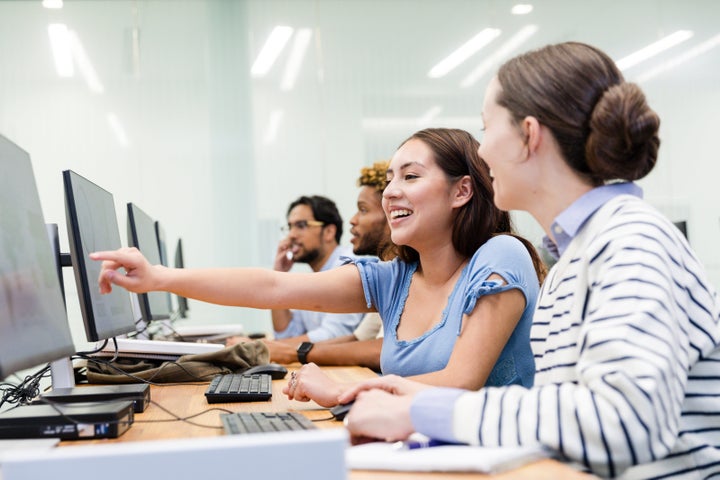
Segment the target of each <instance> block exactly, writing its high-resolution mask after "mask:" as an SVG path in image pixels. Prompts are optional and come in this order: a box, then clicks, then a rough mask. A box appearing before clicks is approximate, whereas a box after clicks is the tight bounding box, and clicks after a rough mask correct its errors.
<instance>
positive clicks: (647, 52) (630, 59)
mask: <svg viewBox="0 0 720 480" xmlns="http://www.w3.org/2000/svg"><path fill="white" fill-rule="evenodd" d="M692 36H693V32H692V31H690V30H678V31H677V32H675V33H673V34H670V35H668V36H667V37H664V38H661V39H660V40H658V41H657V42H655V43H651V44H650V45H648V46H647V47H645V48H641V49H640V50H638V51H637V52H635V53H631V54H630V55H628V56H627V57H624V58H621V59H620V60H618V61H617V62H615V64H616V65H617V67H618V68H619V69H620V70H626V69H628V68H630V67H632V66H635V65H637V64H638V63H640V62H644V61H645V60H647V59H649V58H651V57H654V56H655V55H657V54H659V53H662V52H664V51H665V50H667V49H669V48H672V47H674V46H675V45H677V44H679V43H682V42H684V41H686V40H688V39H689V38H690V37H692Z"/></svg>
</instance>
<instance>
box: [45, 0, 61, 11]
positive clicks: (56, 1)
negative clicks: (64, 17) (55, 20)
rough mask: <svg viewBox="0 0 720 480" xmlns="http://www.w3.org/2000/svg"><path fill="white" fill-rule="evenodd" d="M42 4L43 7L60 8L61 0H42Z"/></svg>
mask: <svg viewBox="0 0 720 480" xmlns="http://www.w3.org/2000/svg"><path fill="white" fill-rule="evenodd" d="M42 6H43V7H45V8H53V9H57V8H62V7H63V0H43V2H42Z"/></svg>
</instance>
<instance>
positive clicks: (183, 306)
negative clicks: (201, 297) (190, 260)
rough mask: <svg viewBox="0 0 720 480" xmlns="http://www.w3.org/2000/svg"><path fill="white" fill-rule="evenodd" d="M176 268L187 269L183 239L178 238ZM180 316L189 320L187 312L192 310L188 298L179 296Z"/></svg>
mask: <svg viewBox="0 0 720 480" xmlns="http://www.w3.org/2000/svg"><path fill="white" fill-rule="evenodd" d="M175 268H185V261H184V260H183V247H182V238H178V241H177V246H176V247H175ZM177 301H178V315H179V316H180V318H187V312H188V310H190V307H189V306H188V301H187V298H185V297H181V296H178V297H177Z"/></svg>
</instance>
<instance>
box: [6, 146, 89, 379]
mask: <svg viewBox="0 0 720 480" xmlns="http://www.w3.org/2000/svg"><path fill="white" fill-rule="evenodd" d="M0 164H2V170H3V173H2V175H0V378H6V377H7V376H8V375H9V374H11V373H14V372H18V371H20V370H25V369H28V368H32V367H35V366H37V365H40V364H43V363H46V362H50V361H55V360H58V359H61V358H69V357H70V356H71V355H72V354H73V353H74V352H75V346H74V344H73V340H72V335H71V333H70V327H69V325H68V321H67V316H66V313H65V305H64V303H63V298H62V295H61V291H60V284H59V280H58V274H57V270H56V265H55V263H54V262H53V254H52V250H51V248H50V242H49V241H48V233H47V231H46V228H45V221H44V220H43V214H42V210H41V207H40V197H39V195H38V191H37V186H36V184H35V177H34V175H33V170H32V165H31V162H30V156H29V155H28V153H27V152H25V151H24V150H22V149H21V148H20V147H18V146H17V145H15V144H14V143H12V142H11V141H10V140H8V139H7V138H5V137H3V136H1V135H0Z"/></svg>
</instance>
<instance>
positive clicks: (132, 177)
mask: <svg viewBox="0 0 720 480" xmlns="http://www.w3.org/2000/svg"><path fill="white" fill-rule="evenodd" d="M511 5H512V2H506V1H500V0H472V1H470V0H443V1H440V0H423V1H414V0H386V1H379V0H369V1H360V0H355V1H352V0H336V1H330V0H315V1H312V0H294V1H276V0H248V1H240V0H238V1H222V0H206V1H205V0H195V1H164V0H145V1H134V0H113V1H97V0H96V1H92V2H88V1H80V0H78V1H74V0H66V1H65V6H64V8H63V9H61V10H47V9H44V8H42V6H41V5H40V1H39V0H38V1H23V2H13V1H10V2H8V1H4V2H0V51H2V52H3V54H2V56H1V57H0V58H2V61H1V62H0V133H2V134H3V135H5V136H7V137H8V138H10V139H11V140H13V141H15V142H16V143H18V144H19V145H20V146H22V147H23V148H24V149H26V150H27V151H28V152H29V153H30V155H31V157H32V159H33V165H34V168H35V173H36V176H37V180H38V187H39V189H40V195H41V201H42V204H43V209H44V212H45V216H46V220H47V221H48V222H56V223H58V224H60V227H61V238H62V240H63V247H64V249H66V250H67V237H66V230H65V214H64V206H63V196H62V180H61V171H62V170H64V169H68V168H69V169H73V170H75V171H77V172H78V173H80V174H82V175H84V176H86V177H88V178H89V179H91V180H92V181H94V182H96V183H98V184H99V185H101V186H102V187H104V188H106V189H107V190H109V191H111V192H112V193H113V194H114V195H115V201H116V205H117V210H118V222H119V226H120V230H121V235H122V237H123V238H125V237H126V235H125V221H126V220H125V204H126V203H127V202H129V201H132V202H135V203H137V204H138V205H140V206H141V208H143V209H144V210H145V211H146V212H148V213H149V214H150V215H151V216H153V217H155V218H157V219H159V220H160V221H161V222H162V223H163V224H164V227H165V230H166V234H167V237H168V241H169V245H170V253H171V254H172V251H173V248H174V245H175V240H176V239H177V238H178V237H182V239H183V241H184V245H185V259H186V264H187V265H188V266H191V267H193V266H226V265H227V266H234V265H261V266H269V265H270V259H271V256H272V253H273V251H274V248H275V242H276V241H277V240H278V238H279V233H278V230H277V228H278V227H279V225H280V224H281V223H282V221H283V217H284V213H285V210H286V207H287V205H288V203H289V202H290V201H292V200H294V199H295V198H296V197H297V196H299V195H302V194H323V195H327V196H328V197H330V198H332V199H334V200H335V201H336V202H337V203H338V205H339V207H340V209H341V212H342V214H343V216H344V218H346V219H349V217H350V216H351V215H352V213H353V212H354V204H355V196H356V189H355V188H354V185H355V179H356V177H357V175H358V172H359V169H360V167H361V166H363V165H367V164H370V163H372V162H374V161H377V160H380V159H386V158H389V157H390V156H391V155H392V153H393V151H394V149H395V148H396V147H397V145H398V144H399V143H400V142H401V141H402V140H404V139H405V138H406V137H407V136H408V135H410V134H411V133H412V132H414V131H415V130H418V129H420V128H422V127H424V126H452V127H459V128H465V129H468V130H470V131H472V132H473V133H475V134H477V135H478V136H480V135H481V132H480V131H479V129H480V125H481V124H480V118H479V113H480V104H481V99H482V94H483V90H484V87H485V85H486V84H487V81H488V80H489V76H488V75H486V76H485V77H483V78H481V79H480V81H479V82H478V83H477V84H476V85H475V86H473V87H471V88H462V87H461V86H460V82H461V80H462V78H464V76H465V75H467V74H468V73H469V72H470V71H471V70H472V68H474V66H476V65H477V64H479V63H480V62H481V61H482V60H483V59H484V58H487V53H485V51H483V52H481V53H480V54H478V55H476V56H474V57H473V58H472V59H471V60H470V61H469V62H467V63H466V64H463V65H462V66H460V67H458V69H456V70H455V71H453V72H451V74H449V75H448V76H447V77H445V78H442V79H436V80H435V79H429V78H428V77H427V72H428V71H429V69H430V68H431V67H432V66H433V65H434V64H435V63H436V62H437V61H439V60H440V59H441V58H442V57H444V56H445V55H447V54H448V53H449V52H450V51H452V50H453V49H455V48H456V47H458V46H459V45H460V44H462V43H463V42H465V41H466V40H467V39H469V38H470V37H471V36H472V35H474V34H475V33H476V32H477V31H479V30H480V29H482V28H485V27H488V26H492V27H498V28H501V29H502V30H503V36H502V37H501V38H500V39H499V40H498V42H501V41H504V39H506V38H507V37H509V36H510V35H511V34H512V33H514V32H515V31H517V30H518V29H519V28H520V27H521V26H523V25H524V24H527V23H530V22H532V23H534V24H537V25H538V26H539V31H538V33H537V34H536V35H535V36H534V37H533V38H532V39H531V40H530V41H529V42H528V43H527V44H525V45H524V46H523V47H522V50H525V49H528V48H533V47H537V46H541V45H544V44H547V43H554V42H558V41H564V40H580V41H586V42H589V43H593V44H595V45H597V46H599V47H601V48H603V49H604V50H606V51H607V52H608V53H609V54H611V55H612V56H613V57H614V58H616V59H619V58H621V57H623V56H625V55H627V54H628V53H630V52H632V51H634V50H637V49H639V48H640V47H642V46H645V45H647V44H649V43H650V42H652V41H654V40H656V39H657V38H659V37H660V36H663V35H665V34H668V33H671V32H673V31H675V30H678V29H690V30H693V31H694V32H695V33H694V36H693V38H692V39H691V40H689V41H688V42H686V45H687V46H690V47H692V46H694V45H698V44H700V43H701V42H703V41H705V40H706V39H708V38H710V37H712V36H714V35H717V34H719V33H720V27H718V25H720V22H719V21H718V20H720V6H716V3H715V2H714V1H712V0H695V1H680V0H677V1H671V0H637V1H634V2H624V1H619V0H616V1H602V2H601V1H586V2H577V1H573V0H544V1H543V2H538V5H536V9H535V11H534V12H533V13H532V14H530V15H529V16H526V17H516V16H512V15H510V13H509V9H510V6H511ZM53 22H61V23H64V24H66V25H67V26H68V28H71V29H72V30H74V31H75V32H77V34H78V36H79V38H80V40H81V41H82V43H83V45H84V47H85V51H86V52H87V56H88V58H89V59H90V61H91V62H92V64H93V66H94V68H95V70H96V71H97V75H98V77H99V79H100V81H101V83H102V85H103V86H104V91H103V93H100V94H97V93H92V92H91V91H90V90H89V89H88V87H87V86H86V84H85V83H84V82H83V80H82V78H81V77H79V76H77V75H76V76H75V77H74V78H59V77H58V75H57V73H56V71H55V68H54V65H53V58H52V53H51V50H50V43H49V41H48V34H47V26H48V24H49V23H53ZM278 24H283V25H289V26H292V27H294V28H310V29H312V32H313V36H312V40H311V44H310V48H309V50H308V53H307V55H306V57H305V59H304V62H303V64H302V69H301V71H300V76H299V79H298V82H297V85H296V87H295V88H294V89H293V90H292V91H289V92H287V91H281V90H280V88H279V86H280V79H281V77H282V73H283V68H284V65H285V63H286V62H287V56H288V54H287V49H286V50H285V51H284V53H283V54H282V55H281V56H280V57H279V59H278V63H277V64H276V65H275V66H274V67H273V69H272V70H271V72H270V74H269V75H268V76H267V77H265V78H262V79H257V78H251V77H250V75H249V70H250V65H251V64H252V61H253V60H254V58H255V56H256V54H257V52H258V51H259V49H260V47H261V46H262V44H263V42H264V41H265V38H266V37H267V35H268V33H269V32H270V30H271V28H272V27H273V26H275V25H278ZM133 28H135V29H137V31H139V34H140V35H139V39H140V41H139V53H140V56H139V59H138V61H139V63H138V65H139V71H137V72H136V71H133V68H132V60H133V55H132V48H131V43H130V42H129V41H128V38H129V37H128V36H129V32H130V31H131V29H133ZM494 48H496V47H495V46H493V47H492V48H490V47H489V49H488V50H487V52H488V53H489V52H491V51H492V50H493V49H494ZM684 48H685V46H683V47H675V49H673V50H671V51H669V52H668V55H667V56H665V57H661V58H659V59H657V60H651V61H648V62H647V63H646V64H644V65H640V66H637V67H633V68H632V69H629V70H628V71H627V72H626V75H627V77H628V78H629V79H631V80H632V79H633V78H636V77H637V76H639V75H642V74H643V73H644V72H646V71H647V70H648V69H650V68H652V67H653V66H655V65H656V64H659V63H662V62H667V61H668V59H669V58H671V57H673V56H674V55H675V54H676V53H680V51H681V50H683V49H684ZM642 85H643V87H644V88H645V90H646V92H647V94H648V97H649V99H650V103H651V105H653V106H654V108H656V109H657V111H658V112H659V113H660V115H661V117H662V122H663V123H662V129H661V133H662V142H663V143H662V147H661V154H660V159H659V163H658V166H657V168H656V169H655V171H654V172H653V173H652V174H651V175H650V176H649V177H648V178H647V179H646V180H644V181H643V182H641V183H642V185H643V186H644V187H645V189H646V195H647V198H648V199H650V201H651V202H652V203H654V204H655V205H657V206H658V207H659V208H661V209H662V210H663V211H664V212H665V213H666V214H667V215H668V216H670V217H672V218H673V220H676V219H678V220H679V219H681V217H682V218H684V219H687V220H688V221H689V230H690V231H689V236H690V240H691V243H692V245H693V246H694V247H695V248H696V250H697V251H698V253H699V255H700V257H701V259H702V260H703V261H704V262H705V264H706V266H707V267H708V269H709V271H710V274H711V278H712V279H713V281H714V282H715V283H716V284H718V285H720V260H719V259H718V254H717V248H716V246H717V245H718V240H720V238H718V237H719V236H720V212H718V207H717V204H718V201H717V199H718V193H717V188H716V183H717V180H716V179H717V177H718V173H720V168H718V167H717V158H716V157H717V154H716V150H717V149H716V148H714V140H715V138H714V137H715V128H714V121H713V120H714V118H715V113H716V112H717V111H718V107H720V94H719V92H718V87H717V85H720V52H718V49H717V48H715V49H712V50H710V51H708V52H707V53H705V54H704V55H701V56H699V57H697V58H696V59H694V60H691V61H688V62H686V63H685V64H682V65H681V66H678V67H677V68H675V69H674V70H672V71H670V72H666V73H664V74H662V75H660V76H658V77H656V78H655V79H652V80H648V81H646V82H642ZM435 105H439V106H441V107H442V111H441V112H440V114H439V116H438V117H436V118H435V119H433V120H432V121H430V122H426V123H425V124H423V123H420V122H419V121H418V119H419V118H420V117H421V116H422V115H423V114H424V113H425V112H426V111H427V110H428V109H429V108H430V107H432V106H435ZM276 109H282V110H283V111H284V117H283V120H282V122H281V124H280V126H279V129H278V133H277V137H276V140H275V141H274V142H273V143H266V142H265V141H264V137H265V135H266V133H267V132H266V131H267V124H268V120H269V118H270V115H271V112H273V111H274V110H276ZM109 112H113V113H114V114H115V115H116V116H117V118H118V119H119V120H120V122H121V123H122V125H123V126H124V129H125V131H126V134H127V138H128V144H127V146H123V145H121V144H120V143H119V142H118V140H117V139H116V138H115V136H114V135H113V133H112V131H111V129H110V128H109V125H108V122H107V119H106V115H107V113H109ZM517 222H518V225H519V226H520V227H521V231H522V232H524V233H525V234H526V235H528V236H529V237H531V238H532V239H533V240H534V241H536V242H537V241H539V237H540V235H541V232H540V230H539V228H538V227H537V225H535V223H534V222H533V221H532V220H531V219H529V218H528V217H527V216H525V215H518V216H517ZM344 240H345V241H347V236H346V237H345V239H344ZM66 284H67V286H68V287H69V300H70V302H69V309H70V312H69V313H70V318H71V323H73V324H74V325H75V327H74V328H75V330H76V331H78V328H80V330H79V331H80V332H82V330H81V327H78V325H79V324H80V316H79V315H80V314H79V310H78V308H77V305H76V304H73V302H72V300H73V299H72V296H73V295H74V290H73V289H74V284H73V281H72V278H71V277H70V276H66ZM191 307H192V313H193V316H194V317H195V318H198V319H199V318H203V319H205V321H213V322H228V321H243V322H245V323H246V325H247V329H248V330H250V331H253V330H258V329H268V328H269V323H268V318H269V316H268V314H267V313H266V312H258V311H252V310H247V309H239V308H227V307H215V306H210V305H203V304H200V303H198V302H192V303H191ZM81 337H82V333H80V334H79V338H80V340H81Z"/></svg>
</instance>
